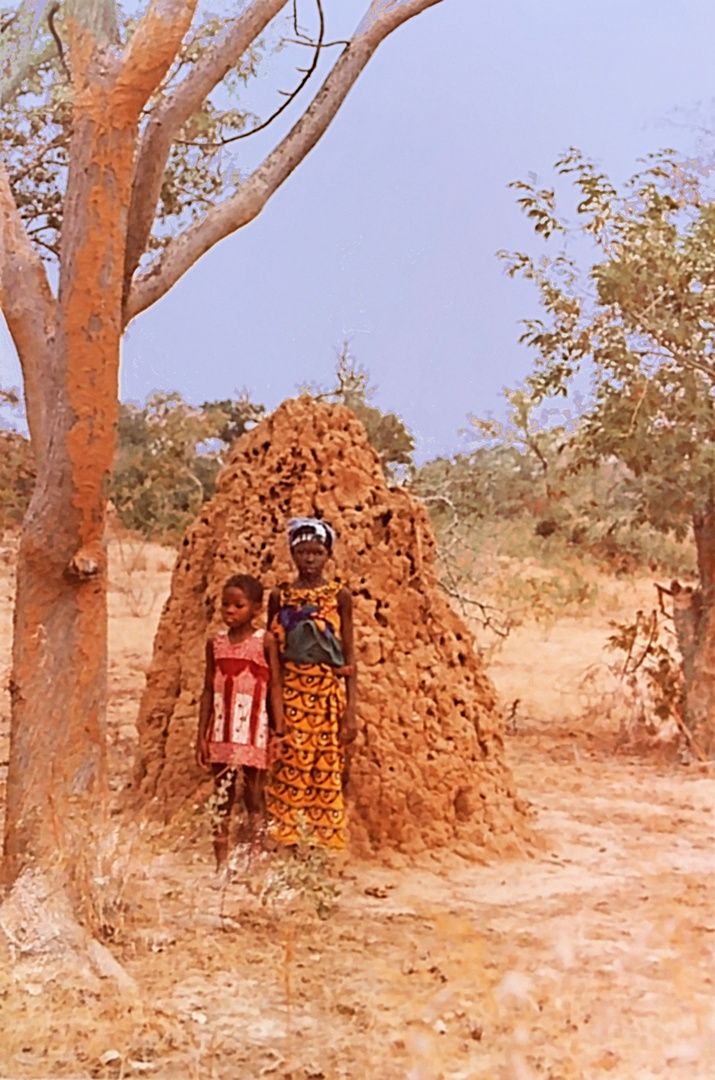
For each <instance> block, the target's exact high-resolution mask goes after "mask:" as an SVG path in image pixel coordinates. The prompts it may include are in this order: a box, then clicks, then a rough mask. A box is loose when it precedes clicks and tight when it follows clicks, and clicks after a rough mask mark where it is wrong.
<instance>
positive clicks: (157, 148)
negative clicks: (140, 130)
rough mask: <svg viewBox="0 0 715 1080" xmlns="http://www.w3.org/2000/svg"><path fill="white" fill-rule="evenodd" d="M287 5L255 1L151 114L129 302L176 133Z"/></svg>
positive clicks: (132, 210)
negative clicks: (134, 276) (133, 279)
mask: <svg viewBox="0 0 715 1080" xmlns="http://www.w3.org/2000/svg"><path fill="white" fill-rule="evenodd" d="M285 4H286V0H253V3H252V4H250V5H249V7H248V8H246V10H245V11H244V12H243V13H242V14H241V15H240V16H239V17H238V18H237V19H234V20H233V21H232V22H231V23H229V24H228V26H227V27H226V28H225V30H224V31H223V33H222V34H221V35H220V36H219V37H218V38H217V40H216V41H215V42H214V43H213V44H212V45H211V46H209V48H207V49H206V51H205V52H204V53H203V55H202V56H201V58H200V60H198V61H197V63H196V64H195V65H194V66H193V68H192V69H191V71H190V72H189V74H188V75H187V76H186V78H185V79H184V80H183V81H182V82H181V83H180V84H179V86H178V87H177V88H176V90H174V92H173V93H172V94H170V95H169V96H168V97H167V98H166V99H165V100H164V101H163V102H162V103H161V104H160V105H158V106H157V108H156V109H155V110H154V111H153V113H152V114H151V116H150V118H149V122H148V123H147V127H146V130H145V131H144V134H143V136H142V139H141V143H140V145H139V151H138V154H137V163H136V168H135V173H134V184H133V187H132V197H131V202H130V205H129V226H128V231H127V245H126V256H125V264H124V295H125V298H126V296H127V294H128V292H129V286H130V283H131V280H132V277H133V275H134V272H135V270H136V268H137V267H138V265H139V260H140V259H141V257H142V255H143V254H144V251H145V249H146V245H147V241H148V239H149V235H150V233H151V229H152V225H153V224H154V216H155V214H156V207H157V203H158V202H159V194H160V192H161V185H162V181H163V179H164V170H165V168H166V163H167V161H168V158H169V153H170V151H171V147H172V144H173V142H174V139H175V138H176V135H177V134H178V132H179V131H180V130H181V128H182V127H183V125H184V124H185V123H186V121H187V120H188V119H189V117H190V116H192V115H193V113H195V112H196V110H197V109H198V108H199V107H200V105H201V104H202V102H203V101H204V100H205V99H206V97H207V96H208V94H210V92H211V91H212V90H213V88H214V87H215V86H217V85H218V83H220V82H221V80H222V79H223V78H224V76H225V75H226V74H227V73H228V72H229V71H230V70H231V68H232V67H233V66H234V65H235V64H236V63H237V62H238V60H239V59H240V58H241V56H243V54H244V53H245V52H246V50H247V49H248V48H249V47H250V45H251V43H252V42H253V41H255V39H256V38H257V37H258V35H259V34H260V33H262V32H263V30H264V29H265V28H266V26H267V25H268V23H269V22H270V21H271V20H272V19H273V18H275V16H276V15H277V14H278V13H279V11H280V10H281V8H283V7H285Z"/></svg>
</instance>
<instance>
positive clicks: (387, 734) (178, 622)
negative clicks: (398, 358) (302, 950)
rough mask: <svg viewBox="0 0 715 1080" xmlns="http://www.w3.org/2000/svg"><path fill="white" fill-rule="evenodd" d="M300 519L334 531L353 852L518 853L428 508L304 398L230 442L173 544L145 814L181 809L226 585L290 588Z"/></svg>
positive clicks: (476, 678)
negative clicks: (348, 720) (209, 642)
mask: <svg viewBox="0 0 715 1080" xmlns="http://www.w3.org/2000/svg"><path fill="white" fill-rule="evenodd" d="M312 515H315V516H320V517H324V518H325V519H326V520H327V521H329V522H330V523H331V524H332V525H333V526H334V528H335V529H336V531H337V533H338V543H337V546H336V549H335V553H334V563H333V566H332V569H333V571H334V572H335V573H337V575H338V576H339V577H340V578H341V579H343V580H344V581H345V583H346V584H347V585H348V586H349V587H350V588H351V590H352V592H353V596H354V605H355V623H356V635H357V651H358V660H359V686H358V722H359V734H358V738H357V740H356V742H355V743H354V744H353V748H352V751H351V754H350V763H349V781H348V788H347V796H348V808H349V814H350V844H351V848H352V849H353V850H354V851H357V852H360V853H364V854H367V853H369V852H370V851H375V850H378V849H381V848H394V849H397V850H400V851H404V852H406V853H417V852H420V851H423V850H425V849H426V848H443V847H451V848H453V849H455V850H456V851H457V852H458V853H460V854H462V855H464V856H466V857H469V858H480V857H482V858H483V857H484V856H485V855H486V854H489V853H498V852H499V853H505V852H507V851H510V850H515V849H517V848H519V847H520V846H521V844H520V842H521V840H522V839H523V838H524V837H525V836H527V835H528V833H529V826H528V824H527V822H526V819H525V809H524V806H523V804H522V803H521V801H520V800H519V799H518V798H517V796H516V793H515V791H514V786H513V781H512V778H511V775H510V773H509V771H508V769H507V767H506V766H505V764H504V759H503V742H502V737H501V727H502V717H501V712H500V708H499V705H498V702H497V699H496V695H495V692H494V688H493V687H492V685H491V683H490V681H489V679H488V678H487V676H486V674H485V672H484V670H483V667H482V664H481V662H480V659H479V657H478V654H477V651H476V648H475V644H474V641H473V638H472V635H471V632H470V630H469V628H468V627H467V625H466V624H465V622H464V621H463V619H462V618H461V617H460V616H459V615H458V614H457V613H456V612H455V611H454V610H453V609H452V608H451V607H450V605H449V603H448V601H447V599H446V598H445V596H444V594H443V592H442V590H441V588H440V586H439V583H438V580H437V577H436V574H435V553H436V549H435V539H434V535H433V532H432V528H431V526H430V523H429V520H428V517H427V514H426V512H425V509H424V507H423V506H422V504H421V503H420V502H419V501H418V500H416V499H415V498H414V497H413V496H411V495H410V494H409V492H407V491H406V490H404V489H403V488H400V487H389V486H388V484H387V483H386V481H385V478H384V476H383V473H382V469H381V467H380V463H379V460H378V457H377V454H376V453H375V451H374V450H373V449H372V447H371V446H370V444H369V442H368V439H367V435H366V433H365V430H364V428H363V427H362V425H361V424H360V422H359V421H358V420H357V418H356V417H355V415H354V414H353V413H352V412H351V411H350V410H349V409H347V408H345V407H344V406H340V405H328V404H323V403H319V402H316V401H314V400H313V399H311V398H309V397H300V398H298V399H296V400H291V401H287V402H285V403H284V404H283V405H281V406H280V407H279V408H278V409H277V410H276V411H275V412H274V413H273V414H272V415H270V416H268V417H267V418H266V419H265V420H263V421H262V422H261V423H260V424H258V425H257V426H256V427H255V428H254V429H253V430H251V431H249V432H248V433H246V434H245V435H243V436H242V437H241V438H240V439H239V440H238V441H237V442H236V444H235V445H234V447H233V449H232V451H231V454H230V457H229V460H228V463H227V465H226V466H225V468H224V469H223V471H222V473H221V475H220V477H219V480H218V487H217V492H216V495H215V496H214V498H213V499H212V500H211V501H210V502H209V503H207V504H206V505H205V506H204V507H203V509H202V511H201V514H200V517H199V519H198V520H197V521H196V522H195V523H194V524H193V525H192V526H191V527H190V528H189V530H188V531H187V533H186V534H185V536H184V538H183V541H182V542H181V545H180V549H179V554H178V557H177V561H176V566H175V568H174V572H173V579H172V586H171V593H170V596H169V599H168V600H167V602H166V605H165V607H164V611H163V613H162V617H161V621H160V623H159V627H158V631H157V635H156V639H155V643H154V655H153V661H152V665H151V668H150V670H149V673H148V675H147V685H146V690H145V693H144V695H143V699H142V702H141V709H140V715H139V722H138V726H139V740H140V751H139V767H138V772H137V785H138V788H139V792H140V794H141V798H142V801H143V802H145V803H146V802H149V803H151V804H153V806H154V807H155V808H156V809H157V810H158V811H159V812H160V813H161V814H162V815H164V816H166V817H171V816H172V815H173V814H174V813H175V812H176V811H177V810H178V809H179V808H180V807H181V806H182V805H183V804H184V803H185V802H186V801H187V800H190V799H195V797H196V792H197V789H198V788H199V787H200V785H201V783H202V775H201V774H200V773H199V771H198V770H197V768H196V766H195V765H194V760H193V746H194V742H195V733H196V723H197V711H198V700H199V696H200V694H201V689H202V682H203V673H204V672H203V669H204V649H205V642H206V638H207V635H208V634H209V633H212V632H215V630H216V629H217V628H218V626H219V604H220V594H221V589H222V586H223V583H224V582H225V581H226V579H227V578H228V577H229V576H230V575H231V574H234V573H238V572H245V573H252V574H255V575H257V576H258V577H260V578H261V580H262V581H263V583H264V585H265V587H266V589H270V588H271V587H272V586H273V585H275V584H277V583H278V582H280V581H283V580H286V579H289V578H290V577H291V575H292V574H293V567H292V565H291V563H290V558H289V553H288V549H287V544H286V539H285V532H286V523H287V521H288V519H289V518H291V517H297V516H312ZM329 569H331V566H330V564H329Z"/></svg>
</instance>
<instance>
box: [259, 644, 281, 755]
mask: <svg viewBox="0 0 715 1080" xmlns="http://www.w3.org/2000/svg"><path fill="white" fill-rule="evenodd" d="M263 649H264V653H265V657H266V661H267V663H268V672H269V678H268V701H269V703H270V707H271V710H270V711H271V719H272V721H273V730H274V731H275V733H276V735H283V733H284V732H285V720H284V719H283V686H282V680H281V664H280V659H279V657H278V644H277V642H276V639H275V638H274V637H273V634H271V633H269V632H266V634H265V636H264V638H263Z"/></svg>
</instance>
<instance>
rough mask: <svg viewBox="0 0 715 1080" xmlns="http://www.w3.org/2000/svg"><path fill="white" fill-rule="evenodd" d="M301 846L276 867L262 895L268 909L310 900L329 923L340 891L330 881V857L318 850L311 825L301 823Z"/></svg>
mask: <svg viewBox="0 0 715 1080" xmlns="http://www.w3.org/2000/svg"><path fill="white" fill-rule="evenodd" d="M298 838H299V839H298V844H297V845H296V847H295V848H292V849H290V850H289V851H287V852H286V853H285V854H283V855H282V856H279V861H277V863H276V864H275V867H274V869H273V871H272V872H271V873H270V874H269V875H268V877H267V878H266V880H265V883H264V885H263V888H262V890H261V893H260V899H261V903H262V904H263V905H266V904H268V903H270V902H275V901H277V900H281V899H284V900H285V899H290V898H292V897H296V898H299V899H304V900H307V901H308V902H309V903H310V904H311V906H312V907H313V908H314V909H315V913H316V915H317V916H318V918H320V919H327V918H328V916H330V915H332V913H333V912H334V910H335V907H336V903H337V899H338V896H339V890H338V888H337V887H336V885H334V884H333V882H332V881H331V880H330V855H329V853H328V852H326V851H325V850H324V849H323V848H319V847H316V846H315V842H314V840H313V836H312V833H311V830H310V827H309V825H308V823H307V822H306V821H305V819H304V818H301V820H300V821H299V822H298Z"/></svg>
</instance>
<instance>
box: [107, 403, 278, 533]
mask: <svg viewBox="0 0 715 1080" xmlns="http://www.w3.org/2000/svg"><path fill="white" fill-rule="evenodd" d="M264 411H265V410H264V408H263V406H262V405H255V404H254V403H253V402H251V401H249V399H248V397H247V395H245V394H244V395H242V396H239V397H238V398H237V399H236V400H231V399H227V400H224V401H205V402H204V403H203V405H200V406H195V405H188V404H187V403H186V402H185V401H184V400H183V399H182V397H181V394H178V393H176V392H173V393H154V394H151V395H150V396H149V397H148V398H147V401H146V404H145V405H144V407H143V408H141V409H140V408H139V407H138V406H137V405H132V404H122V403H120V405H119V416H118V421H117V452H116V455H115V459H114V471H113V475H112V484H111V488H110V497H111V499H112V502H113V504H114V507H115V509H116V511H117V516H118V517H119V520H120V521H121V523H122V525H124V526H125V528H127V529H135V530H137V531H138V532H140V533H142V535H143V536H146V537H147V538H148V539H159V540H169V541H172V540H176V539H177V538H178V537H179V536H181V534H182V533H183V532H184V530H185V529H186V528H187V527H188V525H189V524H190V523H191V521H192V520H193V519H194V518H195V517H196V515H197V514H198V511H199V509H200V507H201V505H202V504H203V503H204V502H206V500H207V499H210V498H211V496H212V495H213V494H214V491H215V490H216V477H217V475H218V472H219V470H220V468H221V466H222V465H223V463H224V461H225V458H226V452H227V450H228V448H229V447H230V446H231V444H232V443H233V441H234V440H235V439H237V438H239V436H241V435H242V434H243V432H244V431H246V430H247V429H248V427H249V426H250V425H251V424H252V423H255V421H256V420H258V419H259V418H260V417H261V415H262V414H263V412H264Z"/></svg>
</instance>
